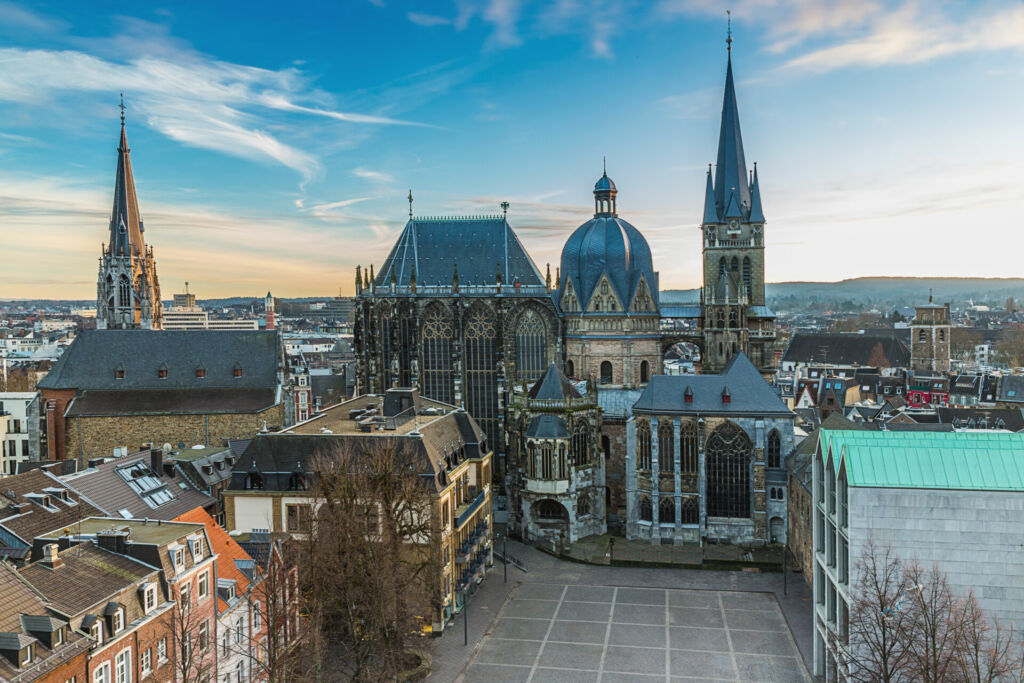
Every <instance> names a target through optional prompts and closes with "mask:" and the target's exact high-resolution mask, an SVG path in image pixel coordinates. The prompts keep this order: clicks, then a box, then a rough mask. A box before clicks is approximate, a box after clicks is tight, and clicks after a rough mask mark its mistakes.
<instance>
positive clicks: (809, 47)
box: [0, 0, 1024, 300]
mask: <svg viewBox="0 0 1024 683" xmlns="http://www.w3.org/2000/svg"><path fill="white" fill-rule="evenodd" d="M730 6H731V9H732V26H733V34H734V38H735V42H734V44H733V64H734V69H735V73H736V78H737V94H738V99H739V112H740V117H741V122H742V128H743V138H744V144H745V148H746V153H747V161H748V163H751V164H752V163H753V162H754V161H757V162H759V163H758V169H759V173H760V180H761V184H762V195H763V199H764V207H765V214H766V217H767V220H768V223H767V226H766V229H765V232H766V244H767V256H766V279H767V280H768V281H769V282H777V281H790V280H804V281H807V280H821V281H835V280H841V279H844V278H849V277H858V276H881V275H890V276H978V277H1016V276H1020V275H1024V270H1022V269H1021V267H1020V265H1019V263H1020V259H1019V256H1018V254H1019V253H1020V250H1021V247H1024V239H1022V238H1021V237H1020V236H1019V235H1018V230H1019V228H1020V227H1021V215H1022V210H1024V183H1022V182H1021V180H1020V179H1021V178H1022V177H1024V122H1022V120H1021V115H1020V112H1021V111H1022V110H1024V91H1022V89H1021V88H1019V87H1017V84H1018V83H1019V82H1020V81H1021V78H1022V77H1024V3H1021V2H1020V1H1019V0H1015V1H1011V0H1006V1H1004V2H981V3H959V4H958V3H938V4H931V5H928V6H924V5H922V4H921V3H916V2H912V1H908V2H896V3H884V2H862V1H855V0H839V1H838V2H824V1H820V0H812V1H810V2H807V1H797V0H794V1H793V2H783V1H780V2H768V3H765V2H763V1H759V0H739V1H737V2H733V3H731V5H730ZM241 7H242V6H241V5H239V6H233V5H232V6H228V5H221V4H208V5H204V6H192V5H189V6H184V7H178V6H173V7H169V8H167V9H160V8H156V9H150V8H148V7H146V8H141V9H140V8H136V7H132V8H131V9H132V10H133V12H134V13H133V14H132V15H127V14H125V9H126V8H125V6H124V5H123V3H112V2H97V3H89V4H88V5H82V4H65V5H60V6H53V5H40V4H37V3H33V4H28V3H11V2H6V1H4V0H0V225H3V226H4V230H3V235H4V240H3V253H4V254H5V255H6V256H7V258H6V259H5V266H6V267H5V268H4V270H3V272H2V273H0V299H5V298H64V299H90V298H94V297H95V289H96V266H97V259H98V257H99V253H100V251H99V247H100V243H101V242H103V241H105V240H106V238H107V234H108V225H107V222H108V218H109V211H110V205H111V201H112V192H113V181H114V172H115V164H116V147H117V141H118V132H119V128H118V126H119V121H118V117H119V115H120V112H119V110H118V107H117V104H118V94H119V93H120V92H124V94H125V103H126V105H127V107H128V111H127V122H128V123H127V125H128V142H129V144H130V146H131V148H132V163H133V166H134V170H135V181H136V186H137V190H138V198H139V204H140V208H141V212H142V215H143V217H144V219H145V225H146V235H145V236H146V239H147V242H148V243H149V244H151V245H152V246H153V248H154V251H155V256H156V261H157V270H158V273H159V277H160V284H161V288H162V290H163V298H164V299H168V300H169V299H170V298H171V295H172V294H173V293H175V292H180V291H184V282H185V281H186V280H187V281H189V283H190V290H191V291H193V292H195V293H196V294H197V295H198V296H199V297H200V298H219V297H227V296H236V295H237V296H250V295H255V294H256V293H260V292H263V291H266V290H267V289H269V290H271V291H272V292H273V293H274V294H275V295H277V296H282V297H301V296H333V295H335V294H337V293H338V291H339V287H340V288H341V291H342V292H343V293H345V294H351V293H352V291H353V281H354V269H355V266H356V265H357V264H361V265H363V266H364V267H366V266H368V265H369V264H371V263H373V264H376V265H377V266H379V265H380V264H381V263H382V262H383V260H384V258H385V257H386V256H387V251H388V250H389V249H390V247H391V245H392V244H393V241H394V239H395V237H396V236H397V234H398V232H399V231H400V230H401V228H402V227H403V225H404V224H405V221H406V220H407V217H408V204H407V201H406V195H407V193H408V192H409V189H410V188H411V189H412V194H413V197H414V204H413V208H414V211H415V213H417V214H422V215H437V214H445V215H447V214H460V213H472V214H479V213H491V214H494V213H500V211H501V209H500V206H499V205H500V203H501V202H502V201H508V202H510V204H511V207H510V209H509V214H508V217H509V222H510V223H511V224H512V226H513V228H515V229H516V231H517V233H518V235H519V236H520V238H521V240H522V241H523V243H524V244H525V246H526V248H527V250H528V251H529V253H530V254H531V255H532V256H533V257H534V259H536V261H537V265H538V267H539V268H541V270H542V271H543V270H544V268H545V264H547V263H550V264H551V268H552V272H554V269H555V266H556V265H557V263H558V259H559V254H560V251H561V247H562V244H563V243H564V242H565V240H566V239H567V238H568V236H569V235H570V233H571V232H572V230H573V229H574V228H575V227H576V226H578V225H579V224H581V223H583V222H584V221H586V220H587V219H588V218H589V217H590V216H591V214H592V212H593V204H592V197H591V190H592V188H593V183H594V181H596V180H597V178H598V177H599V176H600V175H601V164H602V157H605V156H606V157H607V160H608V174H609V175H610V176H611V177H612V178H614V180H615V182H616V184H617V186H618V188H619V203H618V207H619V213H620V215H622V216H623V217H624V218H626V219H627V220H629V221H630V222H631V223H632V224H633V225H635V226H636V227H637V228H638V229H639V230H641V231H642V232H643V233H644V235H645V236H646V237H647V239H648V241H649V242H650V244H651V247H652V251H653V254H654V266H655V268H656V269H657V270H658V271H660V278H661V286H662V288H663V289H688V288H693V287H697V286H699V284H700V279H701V272H700V232H699V230H698V224H699V222H700V219H701V209H702V204H703V194H704V193H703V190H704V173H705V171H706V169H707V164H708V163H709V162H712V161H714V155H715V151H716V147H717V135H718V124H719V116H720V113H721V104H722V89H723V86H724V75H725V57H726V53H725V42H724V41H725V26H726V17H725V5H724V4H722V3H717V2H712V1H710V0H663V1H662V2H657V3H635V4H634V3H628V2H603V1H595V2H593V3H577V2H572V1H571V0H564V1H562V2H556V3H553V4H548V3H529V2H519V1H517V0H481V1H479V2H475V1H474V0H457V1H456V2H453V3H450V4H448V3H424V4H421V5H417V4H416V3H412V2H395V1H390V0H389V1H388V2H384V0H374V1H368V2H354V1H353V2H351V3H342V4H341V5H340V6H336V7H327V6H324V7H303V6H296V7H290V8H289V11H288V12H287V13H281V12H280V11H279V9H278V8H277V7H276V6H274V5H271V4H269V3H255V4H253V3H249V4H246V5H245V6H244V9H241Z"/></svg>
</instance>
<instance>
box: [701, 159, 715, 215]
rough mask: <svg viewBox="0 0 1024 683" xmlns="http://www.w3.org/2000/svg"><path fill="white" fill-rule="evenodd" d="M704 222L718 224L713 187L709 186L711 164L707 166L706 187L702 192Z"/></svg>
mask: <svg viewBox="0 0 1024 683" xmlns="http://www.w3.org/2000/svg"><path fill="white" fill-rule="evenodd" d="M704 222H705V223H717V222H718V210H717V209H716V208H715V186H714V185H712V184H711V164H708V186H707V189H705V191H704Z"/></svg>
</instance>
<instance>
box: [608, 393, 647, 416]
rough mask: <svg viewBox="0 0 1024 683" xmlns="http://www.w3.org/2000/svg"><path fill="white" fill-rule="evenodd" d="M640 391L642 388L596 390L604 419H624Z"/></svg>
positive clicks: (638, 396)
mask: <svg viewBox="0 0 1024 683" xmlns="http://www.w3.org/2000/svg"><path fill="white" fill-rule="evenodd" d="M642 393H643V390H642V389H601V390H600V391H599V392H597V404H598V405H599V406H601V415H602V416H603V417H604V419H605V420H609V419H613V420H614V419H619V420H625V419H626V418H628V417H629V415H630V411H632V409H633V404H634V403H636V402H637V400H639V398H640V395H641V394H642Z"/></svg>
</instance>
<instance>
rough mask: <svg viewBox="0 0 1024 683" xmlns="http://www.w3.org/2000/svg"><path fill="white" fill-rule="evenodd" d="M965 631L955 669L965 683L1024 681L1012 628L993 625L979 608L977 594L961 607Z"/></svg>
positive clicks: (1022, 662)
mask: <svg viewBox="0 0 1024 683" xmlns="http://www.w3.org/2000/svg"><path fill="white" fill-rule="evenodd" d="M960 613H961V618H962V631H961V639H960V647H959V648H958V649H957V652H956V670H957V673H958V674H959V676H960V678H961V680H962V681H964V683H996V682H997V681H1020V680H1024V671H1022V668H1024V658H1022V654H1021V650H1020V649H1019V648H1018V644H1017V642H1016V638H1015V635H1016V634H1015V633H1014V630H1013V627H1012V626H1011V627H1010V628H1008V629H1006V628H1004V627H1003V625H1002V624H1000V623H999V621H998V620H996V619H993V620H992V621H991V622H990V621H989V620H988V619H987V618H986V617H985V613H984V612H983V611H982V609H981V607H980V606H979V605H978V600H977V599H976V598H975V597H974V592H973V591H972V592H970V593H968V594H967V597H966V598H965V599H964V600H963V602H962V604H961V605H960Z"/></svg>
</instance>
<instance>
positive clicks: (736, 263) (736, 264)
mask: <svg viewBox="0 0 1024 683" xmlns="http://www.w3.org/2000/svg"><path fill="white" fill-rule="evenodd" d="M732 274H733V275H739V274H740V260H739V259H738V258H736V257H735V256H733V257H732Z"/></svg>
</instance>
